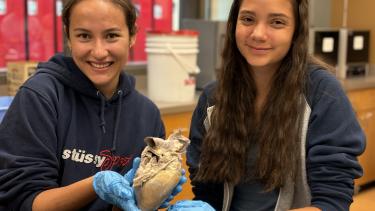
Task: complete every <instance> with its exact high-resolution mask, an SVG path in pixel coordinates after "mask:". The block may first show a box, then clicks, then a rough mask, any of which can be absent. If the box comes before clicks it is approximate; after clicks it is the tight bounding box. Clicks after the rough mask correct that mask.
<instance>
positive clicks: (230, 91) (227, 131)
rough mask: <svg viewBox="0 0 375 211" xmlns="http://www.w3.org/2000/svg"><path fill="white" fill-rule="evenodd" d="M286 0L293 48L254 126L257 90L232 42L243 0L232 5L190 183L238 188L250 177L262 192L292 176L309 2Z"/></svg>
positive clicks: (296, 159)
mask: <svg viewBox="0 0 375 211" xmlns="http://www.w3.org/2000/svg"><path fill="white" fill-rule="evenodd" d="M291 1H292V4H293V8H294V17H295V30H294V35H293V40H292V45H291V47H290V49H289V51H288V53H287V55H286V56H285V57H284V59H283V60H282V63H281V65H280V67H279V70H278V71H276V73H275V75H274V76H273V83H272V87H271V89H270V91H269V94H268V97H267V100H266V102H265V104H264V106H263V108H262V111H261V114H260V119H259V120H258V121H256V116H255V99H256V96H257V89H256V86H255V82H254V78H253V76H252V74H251V72H250V71H249V64H248V63H247V61H246V60H245V58H244V57H243V56H242V55H241V53H240V52H239V50H238V48H237V45H236V40H235V32H236V23H237V18H238V14H239V10H240V6H241V3H242V2H243V0H234V2H233V4H232V7H231V10H230V14H229V19H228V22H227V37H226V41H225V48H224V49H225V51H223V54H222V58H223V64H222V68H221V70H220V71H219V72H218V76H217V78H218V86H217V88H216V90H215V107H214V110H213V113H212V115H211V126H210V128H209V130H208V131H207V134H206V136H205V137H204V140H203V143H202V152H201V157H200V166H199V169H198V173H197V175H196V176H195V178H194V180H197V181H210V182H229V183H232V184H238V183H240V182H243V181H247V180H249V178H250V175H251V177H252V178H254V177H255V179H260V180H261V181H262V182H263V183H264V184H265V187H266V190H272V189H274V188H277V187H281V186H282V185H283V184H285V181H286V180H287V178H290V177H291V178H294V177H295V175H296V172H297V169H298V164H299V160H300V149H299V148H298V146H299V144H298V143H299V141H300V124H299V123H300V122H301V117H302V115H303V109H304V101H303V98H302V96H303V94H304V93H305V91H306V90H305V83H306V81H307V79H306V78H307V63H308V56H307V52H308V46H307V44H308V3H307V0H291ZM250 149H252V150H250ZM254 149H255V150H254ZM249 152H255V153H256V155H254V156H251V155H249ZM250 156H251V157H255V158H256V159H255V163H254V166H248V163H247V161H248V159H249V157H250Z"/></svg>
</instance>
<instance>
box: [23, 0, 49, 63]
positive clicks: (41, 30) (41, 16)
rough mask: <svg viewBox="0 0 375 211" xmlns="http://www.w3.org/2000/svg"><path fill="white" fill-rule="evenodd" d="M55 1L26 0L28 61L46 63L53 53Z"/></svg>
mask: <svg viewBox="0 0 375 211" xmlns="http://www.w3.org/2000/svg"><path fill="white" fill-rule="evenodd" d="M54 18H55V0H27V23H28V36H29V37H28V44H29V45H28V46H29V59H30V60H33V61H47V60H48V59H49V58H50V57H51V56H52V55H53V54H54V53H55V34H54V33H55V32H54V30H55V27H54Z"/></svg>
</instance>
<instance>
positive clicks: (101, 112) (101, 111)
mask: <svg viewBox="0 0 375 211" xmlns="http://www.w3.org/2000/svg"><path fill="white" fill-rule="evenodd" d="M96 95H97V96H99V97H100V124H99V126H100V128H101V129H102V132H103V134H105V132H106V130H105V118H104V105H105V98H104V96H103V95H102V94H100V92H99V91H97V92H96Z"/></svg>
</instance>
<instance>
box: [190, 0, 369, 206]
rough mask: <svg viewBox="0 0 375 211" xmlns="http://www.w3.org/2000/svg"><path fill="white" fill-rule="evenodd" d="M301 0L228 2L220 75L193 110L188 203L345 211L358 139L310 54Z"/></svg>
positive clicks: (339, 95) (332, 83)
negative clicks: (190, 199) (192, 199)
mask: <svg viewBox="0 0 375 211" xmlns="http://www.w3.org/2000/svg"><path fill="white" fill-rule="evenodd" d="M308 30H309V25H308V1H307V0H234V1H233V4H232V7H231V10H230V14H229V18H228V22H227V34H226V41H225V47H224V51H223V54H222V59H223V62H222V68H221V69H220V71H219V72H218V75H217V81H216V82H213V83H211V84H209V85H208V86H207V87H206V88H205V89H204V91H203V93H202V95H201V97H200V99H199V102H198V105H197V108H196V109H195V111H194V114H193V118H192V123H191V130H190V139H191V141H192V142H191V145H190V146H189V148H188V152H187V163H188V165H189V171H190V173H191V179H192V185H193V192H194V194H195V198H196V199H200V200H203V201H206V202H208V203H210V204H211V205H212V206H213V207H214V208H215V209H217V210H289V209H292V208H300V209H301V210H348V209H349V206H350V204H351V202H352V195H353V188H354V182H353V181H354V179H355V178H359V177H360V176H361V175H362V169H361V166H360V165H359V163H358V162H357V158H356V157H357V156H358V155H360V154H361V153H362V152H363V150H364V147H365V136H364V134H363V132H362V130H361V128H360V126H359V124H358V122H357V120H356V116H355V114H354V112H353V110H352V107H351V105H350V102H349V101H348V99H347V97H346V95H345V93H344V91H343V90H342V88H341V86H340V84H339V82H338V81H337V80H336V79H335V77H334V76H333V75H332V74H331V73H330V72H329V69H330V68H329V67H328V66H327V65H325V64H323V63H322V62H319V61H318V60H316V59H314V58H313V57H311V56H310V55H308Z"/></svg>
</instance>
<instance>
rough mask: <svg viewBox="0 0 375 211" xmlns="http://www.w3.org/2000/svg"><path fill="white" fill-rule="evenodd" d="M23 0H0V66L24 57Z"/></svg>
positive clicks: (3, 66) (2, 66)
mask: <svg viewBox="0 0 375 211" xmlns="http://www.w3.org/2000/svg"><path fill="white" fill-rule="evenodd" d="M25 36H26V35H25V4H24V0H0V68H5V66H6V62H7V61H17V60H25V59H26V46H25V40H26V39H25Z"/></svg>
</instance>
